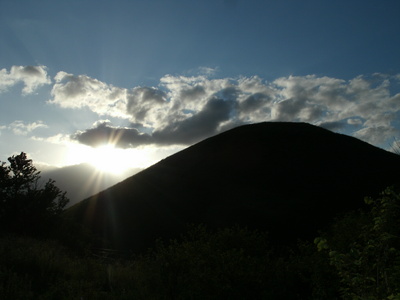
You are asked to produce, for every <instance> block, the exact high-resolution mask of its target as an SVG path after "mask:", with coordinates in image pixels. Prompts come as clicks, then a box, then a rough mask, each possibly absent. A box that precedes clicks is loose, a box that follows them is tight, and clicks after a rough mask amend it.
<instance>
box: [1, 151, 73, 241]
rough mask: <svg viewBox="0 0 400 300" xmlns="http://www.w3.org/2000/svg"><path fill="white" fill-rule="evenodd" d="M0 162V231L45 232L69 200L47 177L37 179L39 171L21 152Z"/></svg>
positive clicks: (38, 233)
mask: <svg viewBox="0 0 400 300" xmlns="http://www.w3.org/2000/svg"><path fill="white" fill-rule="evenodd" d="M8 161H9V164H6V163H5V162H0V231H2V232H3V233H17V234H24V235H43V234H45V233H48V232H49V231H50V230H51V229H52V228H53V226H54V225H55V222H56V221H57V219H58V217H59V216H60V214H61V213H62V212H63V210H64V207H65V206H66V205H67V203H68V202H69V199H68V198H67V197H66V196H65V194H66V193H65V192H62V191H61V190H60V189H59V188H58V187H56V186H55V181H54V180H52V179H49V180H48V181H47V182H46V183H44V185H43V183H41V182H40V178H41V177H40V172H39V171H38V170H37V169H36V167H35V166H34V165H33V163H32V160H31V159H28V158H27V156H26V154H25V153H24V152H21V154H19V155H13V156H11V157H9V158H8Z"/></svg>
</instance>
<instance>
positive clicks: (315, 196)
mask: <svg viewBox="0 0 400 300" xmlns="http://www.w3.org/2000/svg"><path fill="white" fill-rule="evenodd" d="M399 169H400V157H399V156H397V155H395V154H393V153H390V152H387V151H384V150H382V149H379V148H376V147H374V146H372V145H370V144H368V143H365V142H362V141H360V140H358V139H356V138H353V137H349V136H346V135H342V134H337V133H333V132H330V131H328V130H326V129H323V128H320V127H316V126H313V125H310V124H306V123H283V122H282V123H259V124H253V125H245V126H241V127H237V128H235V129H232V130H229V131H226V132H224V133H221V134H219V135H216V136H214V137H211V138H208V139H206V140H204V141H202V142H200V143H198V144H195V145H193V146H191V147H188V148H187V149H185V150H183V151H181V152H179V153H176V154H174V155H172V156H170V157H168V158H166V159H164V160H162V161H160V162H159V163H157V164H155V165H153V166H151V167H149V168H147V169H146V170H144V171H142V172H140V173H138V174H136V175H134V176H132V177H130V178H128V179H126V180H124V181H122V182H120V183H119V184H116V185H115V186H113V187H111V188H108V189H107V190H105V191H103V192H100V193H98V194H96V195H94V196H92V197H90V198H88V199H86V200H84V201H82V202H80V203H79V204H77V205H75V206H73V207H71V208H70V209H69V210H68V213H69V214H70V215H72V216H73V217H74V218H76V219H77V220H78V221H79V222H82V223H84V224H85V225H86V226H88V227H89V228H90V229H92V230H93V231H94V232H95V233H97V234H98V235H99V236H101V237H102V238H104V240H105V241H106V244H105V245H107V246H110V247H114V248H119V249H131V250H134V251H141V250H144V249H146V248H147V247H150V246H152V244H153V243H154V240H155V239H156V238H159V237H164V238H170V237H175V236H178V235H179V234H180V233H182V232H184V231H185V230H186V224H188V223H203V224H206V225H207V226H208V227H211V228H216V227H223V226H232V225H236V224H238V225H241V226H247V227H249V228H258V229H260V230H266V231H268V232H269V234H270V237H271V239H272V240H273V241H274V242H276V243H291V242H294V241H295V240H296V239H297V238H310V237H314V236H315V235H316V234H317V231H318V230H320V229H324V228H325V227H326V226H328V225H329V223H330V222H331V221H332V219H333V218H334V217H335V216H336V215H337V214H338V213H341V212H345V211H349V210H352V209H356V208H360V207H362V206H363V198H364V196H373V195H376V194H377V193H379V192H380V191H381V190H382V189H383V188H385V187H386V186H388V185H391V184H394V183H398V182H399V179H400V173H399Z"/></svg>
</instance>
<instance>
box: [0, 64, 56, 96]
mask: <svg viewBox="0 0 400 300" xmlns="http://www.w3.org/2000/svg"><path fill="white" fill-rule="evenodd" d="M19 82H22V83H23V84H24V87H23V89H22V94H23V95H27V94H31V93H33V92H34V91H35V90H36V89H37V88H39V87H41V86H42V85H45V84H50V83H51V80H50V78H49V76H47V68H46V67H45V66H25V67H24V66H12V67H11V69H10V71H9V72H8V71H7V70H6V69H1V70H0V93H1V92H4V91H6V90H7V89H9V88H10V87H12V86H14V85H15V84H17V83H19Z"/></svg>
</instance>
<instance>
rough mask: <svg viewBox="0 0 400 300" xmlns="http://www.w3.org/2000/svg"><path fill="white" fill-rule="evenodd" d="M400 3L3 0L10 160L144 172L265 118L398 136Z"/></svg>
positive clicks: (0, 32)
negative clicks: (207, 140)
mask: <svg viewBox="0 0 400 300" xmlns="http://www.w3.org/2000/svg"><path fill="white" fill-rule="evenodd" d="M399 13H400V1H398V0H377V1H375V0H369V1H365V0H364V1H355V0H346V1H342V0H337V1H324V0H319V1H308V0H304V1H298V0H288V1H284V0H279V1H275V0H271V1H268V0H264V1H253V0H246V1H244V0H212V1H209V0H203V1H195V0H193V1H192V0H182V1H181V0H163V1H161V0H146V1H144V0H129V1H128V0H126V1H124V0H113V1H105V0H103V1H101V0H96V1H94V0H79V1H76V0H69V1H54V0H51V1H49V0H37V1H28V0H0V103H1V110H0V160H1V161H6V159H7V157H9V156H10V155H13V154H18V153H20V152H21V151H23V152H26V153H27V154H28V155H29V156H30V157H31V158H32V159H33V160H34V161H35V162H37V163H39V164H41V165H43V166H44V165H47V166H57V167H65V166H68V165H74V164H79V163H91V164H93V165H97V166H99V167H100V168H103V169H104V170H109V171H113V172H120V171H121V170H124V169H125V168H127V167H132V168H144V167H146V166H149V165H151V164H153V163H155V162H157V161H158V160H160V159H162V158H164V157H166V156H168V155H171V154H173V153H175V152H177V151H179V150H181V149H184V148H186V147H188V146H190V145H192V144H194V143H196V142H199V141H201V140H203V139H205V138H207V137H210V136H213V135H215V134H218V133H220V132H223V131H225V130H228V129H230V128H233V127H236V126H239V125H242V124H250V123H257V122H264V121H291V122H308V123H311V124H314V125H318V126H322V127H324V128H327V129H330V130H332V131H335V132H339V133H344V134H348V135H351V136H354V137H357V138H359V139H361V140H364V141H366V142H368V143H371V144H373V145H376V146H379V147H382V148H385V149H390V147H391V144H392V143H393V141H394V140H396V139H400V55H399V54H400V34H399V29H400V18H399Z"/></svg>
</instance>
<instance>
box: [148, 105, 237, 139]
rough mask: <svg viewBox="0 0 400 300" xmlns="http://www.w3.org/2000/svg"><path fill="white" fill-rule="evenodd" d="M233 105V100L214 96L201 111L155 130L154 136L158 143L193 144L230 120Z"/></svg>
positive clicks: (213, 132)
mask: <svg viewBox="0 0 400 300" xmlns="http://www.w3.org/2000/svg"><path fill="white" fill-rule="evenodd" d="M233 106H234V103H233V101H227V100H223V99H218V98H213V99H211V100H210V101H208V103H207V104H206V105H205V107H204V109H203V110H202V111H201V112H199V113H197V114H195V115H193V116H192V117H190V118H188V119H185V120H183V121H181V122H177V123H175V124H171V125H168V126H167V127H165V128H163V129H161V130H159V131H155V132H154V134H153V137H154V139H155V141H156V143H157V144H191V143H194V142H197V141H200V140H201V139H204V138H206V137H209V136H211V135H213V134H215V133H216V132H217V129H218V126H219V125H220V124H221V122H223V121H227V120H229V118H230V114H231V112H232V109H233Z"/></svg>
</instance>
